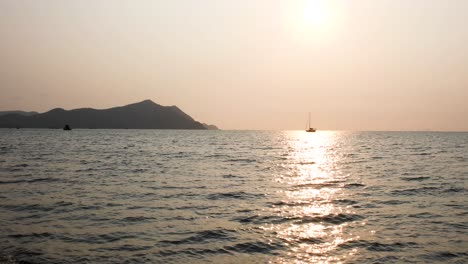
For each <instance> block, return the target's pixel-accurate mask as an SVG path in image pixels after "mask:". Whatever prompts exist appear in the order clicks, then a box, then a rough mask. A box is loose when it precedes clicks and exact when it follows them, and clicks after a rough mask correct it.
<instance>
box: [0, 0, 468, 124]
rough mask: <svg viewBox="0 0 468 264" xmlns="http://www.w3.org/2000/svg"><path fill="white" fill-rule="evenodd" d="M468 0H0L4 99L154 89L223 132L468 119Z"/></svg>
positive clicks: (96, 103)
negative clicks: (226, 130) (308, 122)
mask: <svg viewBox="0 0 468 264" xmlns="http://www.w3.org/2000/svg"><path fill="white" fill-rule="evenodd" d="M467 14H468V1H464V0H450V1H446V0H438V1H437V0H411V1H408V0H347V1H345V0H341V1H340V0H336V1H334V0H330V1H326V0H298V1H294V0H288V1H286V0H283V1H280V0H236V1H231V0H171V1H162V0H161V1H157V0H154V1H150V0H140V1H131V0H127V1H123V0H80V1H63V0H41V1H37V0H23V1H18V0H1V1H0V36H1V42H0V58H1V60H0V94H1V96H0V110H17V109H20V110H28V111H40V112H43V111H47V110H50V109H51V108H54V107H63V108H65V109H72V108H78V107H93V108H108V107H112V106H119V105H125V104H128V103H133V102H137V101H141V100H144V99H151V100H153V101H155V102H157V103H159V104H162V105H177V106H179V107H180V108H181V109H182V110H184V111H185V112H186V113H188V114H189V115H191V116H192V117H194V118H195V119H197V120H199V121H202V122H206V123H213V124H216V125H218V126H219V127H221V128H223V129H303V128H304V127H305V124H306V121H307V120H306V119H307V116H308V112H311V116H312V124H313V126H315V127H318V128H319V129H340V130H464V131H467V130H468V103H467V101H468V26H467V25H468V15H467Z"/></svg>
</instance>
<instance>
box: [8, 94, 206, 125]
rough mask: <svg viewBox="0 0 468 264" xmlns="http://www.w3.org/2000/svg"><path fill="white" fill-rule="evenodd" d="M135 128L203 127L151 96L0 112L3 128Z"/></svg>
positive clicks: (174, 107) (180, 111) (176, 109)
mask: <svg viewBox="0 0 468 264" xmlns="http://www.w3.org/2000/svg"><path fill="white" fill-rule="evenodd" d="M66 124H68V125H69V126H70V127H71V128H135V129H207V127H206V126H205V125H204V124H202V123H200V122H197V121H195V120H194V119H193V118H192V117H190V116H189V115H187V114H186V113H184V112H183V111H182V110H180V109H179V108H178V107H177V106H162V105H159V104H156V103H155V102H153V101H151V100H144V101H142V102H139V103H134V104H129V105H126V106H120V107H114V108H109V109H102V110H100V109H92V108H79V109H73V110H68V111H67V110H64V109H62V108H55V109H52V110H50V111H48V112H45V113H41V114H35V115H31V116H25V115H21V114H15V113H13V114H6V115H2V116H0V127H3V128H13V127H21V128H63V127H64V126H65V125H66Z"/></svg>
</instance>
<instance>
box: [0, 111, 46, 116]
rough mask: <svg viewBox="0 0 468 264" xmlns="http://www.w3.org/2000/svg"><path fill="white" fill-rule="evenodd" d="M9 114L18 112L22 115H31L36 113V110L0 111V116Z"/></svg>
mask: <svg viewBox="0 0 468 264" xmlns="http://www.w3.org/2000/svg"><path fill="white" fill-rule="evenodd" d="M9 114H18V115H23V116H32V115H36V114H38V112H25V111H0V116H3V115H9Z"/></svg>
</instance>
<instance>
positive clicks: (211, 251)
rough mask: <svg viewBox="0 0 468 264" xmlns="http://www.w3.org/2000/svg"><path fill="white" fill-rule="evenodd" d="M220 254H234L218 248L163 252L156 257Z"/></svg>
mask: <svg viewBox="0 0 468 264" xmlns="http://www.w3.org/2000/svg"><path fill="white" fill-rule="evenodd" d="M219 254H229V255H231V254H232V253H231V252H229V251H228V250H226V249H224V248H218V249H208V248H206V249H200V248H187V249H184V250H161V251H159V252H158V253H156V254H155V255H156V256H157V257H169V256H178V257H180V256H183V255H188V256H196V257H200V256H209V255H219Z"/></svg>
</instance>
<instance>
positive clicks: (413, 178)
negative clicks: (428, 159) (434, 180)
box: [400, 176, 430, 181]
mask: <svg viewBox="0 0 468 264" xmlns="http://www.w3.org/2000/svg"><path fill="white" fill-rule="evenodd" d="M400 179H402V180H404V181H424V180H427V179H430V177H425V176H421V177H401V178H400Z"/></svg>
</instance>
